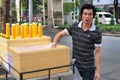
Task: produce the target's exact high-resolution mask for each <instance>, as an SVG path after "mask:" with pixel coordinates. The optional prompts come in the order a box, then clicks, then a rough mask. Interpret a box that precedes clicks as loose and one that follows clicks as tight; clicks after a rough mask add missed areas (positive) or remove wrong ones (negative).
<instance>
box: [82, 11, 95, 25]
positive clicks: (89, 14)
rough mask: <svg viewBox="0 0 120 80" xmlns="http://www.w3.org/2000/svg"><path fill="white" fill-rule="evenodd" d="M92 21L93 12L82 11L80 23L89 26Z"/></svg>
mask: <svg viewBox="0 0 120 80" xmlns="http://www.w3.org/2000/svg"><path fill="white" fill-rule="evenodd" d="M92 20H93V11H92V9H84V10H83V14H82V21H83V23H85V24H91V23H92Z"/></svg>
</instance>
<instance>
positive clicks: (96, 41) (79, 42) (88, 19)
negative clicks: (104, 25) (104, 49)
mask: <svg viewBox="0 0 120 80" xmlns="http://www.w3.org/2000/svg"><path fill="white" fill-rule="evenodd" d="M95 15H96V10H95V7H94V6H93V5H91V4H85V5H84V6H83V7H82V8H81V12H80V17H81V19H82V21H80V22H79V23H74V24H73V25H71V26H70V27H69V28H67V29H64V30H62V31H61V32H59V33H57V34H56V35H55V37H54V39H53V43H52V47H56V46H57V45H56V44H57V43H58V42H59V40H60V38H62V37H63V36H66V35H70V36H72V42H73V58H74V59H76V61H75V66H76V67H77V69H78V71H79V73H80V76H81V77H82V79H83V80H100V57H101V39H102V35H101V32H100V30H99V28H98V27H96V26H95V25H94V24H93V23H92V22H93V18H94V17H95Z"/></svg>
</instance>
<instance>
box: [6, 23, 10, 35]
mask: <svg viewBox="0 0 120 80" xmlns="http://www.w3.org/2000/svg"><path fill="white" fill-rule="evenodd" d="M6 36H7V37H10V24H9V23H6Z"/></svg>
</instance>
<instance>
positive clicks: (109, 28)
mask: <svg viewBox="0 0 120 80" xmlns="http://www.w3.org/2000/svg"><path fill="white" fill-rule="evenodd" d="M97 26H98V27H99V28H100V30H101V31H102V32H110V33H117V32H120V24H117V25H109V24H99V25H97Z"/></svg>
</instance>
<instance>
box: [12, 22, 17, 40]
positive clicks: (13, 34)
mask: <svg viewBox="0 0 120 80" xmlns="http://www.w3.org/2000/svg"><path fill="white" fill-rule="evenodd" d="M15 38H16V25H15V24H12V39H15Z"/></svg>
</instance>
